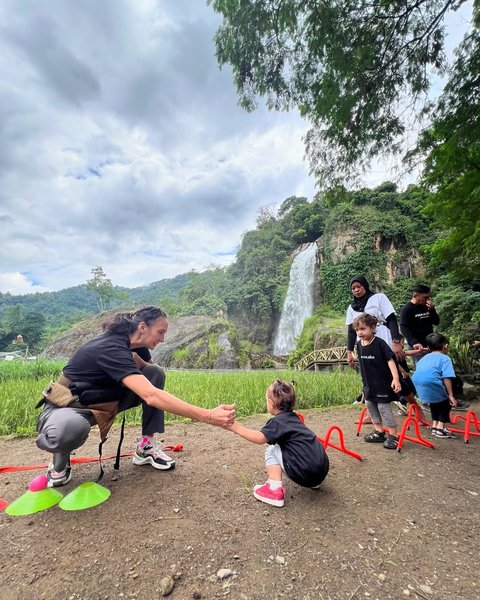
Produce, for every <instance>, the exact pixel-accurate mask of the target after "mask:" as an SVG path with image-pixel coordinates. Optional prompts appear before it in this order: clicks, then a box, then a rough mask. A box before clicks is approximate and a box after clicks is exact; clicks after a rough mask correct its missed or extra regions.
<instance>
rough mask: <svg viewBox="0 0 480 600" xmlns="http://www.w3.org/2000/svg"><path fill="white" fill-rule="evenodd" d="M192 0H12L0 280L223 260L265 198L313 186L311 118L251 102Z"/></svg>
mask: <svg viewBox="0 0 480 600" xmlns="http://www.w3.org/2000/svg"><path fill="white" fill-rule="evenodd" d="M218 22H219V19H218V16H217V15H215V14H214V13H213V10H212V9H211V8H210V7H207V6H206V5H205V4H203V3H202V2H197V1H196V0H185V1H184V2H182V3H177V2H169V3H165V2H159V1H156V0H148V1H147V0H143V1H142V2H138V1H137V0H104V1H103V2H100V3H99V2H97V1H96V0H95V1H94V0H78V1H76V2H63V3H58V2H54V1H53V0H43V1H42V2H36V1H34V0H30V1H28V0H27V1H25V2H22V3H18V2H17V1H16V0H5V1H4V2H3V3H2V4H0V23H1V26H0V75H1V77H0V94H1V97H2V103H1V105H0V226H1V228H2V243H1V245H0V291H1V292H6V291H11V292H12V293H13V292H14V291H15V292H16V293H23V292H29V291H40V290H43V289H51V290H56V289H61V288H65V287H68V286H72V285H78V284H81V283H84V282H85V281H86V280H87V279H89V278H90V276H91V273H90V271H91V269H92V268H93V267H95V266H97V265H101V266H102V267H103V268H104V270H105V272H106V273H107V275H108V276H109V277H110V278H111V279H112V281H113V283H114V284H118V285H124V286H129V287H130V286H135V285H144V284H148V283H151V282H152V281H156V280H158V279H162V278H165V277H173V276H175V275H177V274H179V273H183V272H186V271H189V270H191V269H197V270H201V269H203V268H205V267H207V266H208V265H210V264H212V263H215V264H227V263H229V262H231V261H232V260H233V258H234V255H235V252H236V249H237V247H238V245H239V243H240V239H241V235H242V233H243V232H244V231H246V230H248V229H251V228H253V227H254V226H255V217H256V213H257V211H258V209H259V207H261V206H264V205H266V204H272V203H275V204H280V203H281V202H282V201H283V200H284V199H285V198H286V197H288V196H290V195H292V194H297V195H304V196H307V197H309V198H312V196H313V194H314V182H313V181H312V179H311V178H310V177H309V176H308V165H307V164H306V162H305V161H304V145H303V142H302V135H303V133H304V131H305V130H306V124H305V123H304V122H303V121H302V120H301V119H300V118H299V117H298V115H296V114H295V113H270V112H268V111H267V110H266V109H265V108H264V107H259V109H258V110H257V111H255V112H254V113H251V114H249V113H246V112H244V111H242V110H241V109H240V108H239V107H238V106H237V96H236V92H235V89H234V87H233V84H232V79H231V74H230V72H229V69H223V70H219V68H218V65H217V63H216V59H215V54H214V53H215V49H214V45H213V41H212V38H213V34H214V32H215V30H216V28H217V26H218Z"/></svg>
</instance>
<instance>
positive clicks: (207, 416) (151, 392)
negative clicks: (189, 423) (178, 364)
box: [122, 374, 235, 427]
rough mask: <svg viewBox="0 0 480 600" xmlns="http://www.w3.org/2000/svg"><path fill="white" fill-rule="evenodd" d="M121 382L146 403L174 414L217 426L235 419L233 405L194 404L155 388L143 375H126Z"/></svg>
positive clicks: (226, 424) (229, 423) (224, 425)
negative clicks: (208, 407)
mask: <svg viewBox="0 0 480 600" xmlns="http://www.w3.org/2000/svg"><path fill="white" fill-rule="evenodd" d="M122 383H123V385H124V386H125V387H127V388H128V389H129V390H131V391H132V392H133V393H134V394H136V395H137V396H139V397H140V398H141V399H142V400H143V401H144V402H145V403H146V404H148V405H150V406H155V407H156V408H160V409H161V410H166V411H168V412H171V413H173V414H174V415H180V416H181V417H187V418H188V419H195V420H196V421H201V422H202V423H208V424H209V425H217V427H226V426H228V425H231V424H232V423H233V420H234V419H235V405H230V406H228V405H224V404H220V406H217V408H212V409H207V408H201V407H200V406H194V405H193V404H189V403H188V402H184V401H183V400H180V398H177V397H176V396H174V395H173V394H169V393H168V392H166V391H165V390H161V389H159V388H156V387H155V386H154V385H152V384H151V383H150V381H149V380H148V379H147V378H146V377H145V376H144V375H139V374H132V375H127V376H126V377H124V378H123V379H122Z"/></svg>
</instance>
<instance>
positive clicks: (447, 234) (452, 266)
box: [409, 28, 480, 284]
mask: <svg viewBox="0 0 480 600" xmlns="http://www.w3.org/2000/svg"><path fill="white" fill-rule="evenodd" d="M419 157H425V163H424V164H425V167H424V171H423V178H422V179H423V183H424V185H425V187H427V189H429V190H431V192H432V193H431V194H430V196H429V199H428V203H427V208H426V210H427V212H428V213H429V214H430V215H431V216H432V218H433V219H434V220H435V222H436V223H437V225H438V226H439V227H441V228H443V231H444V235H443V236H442V237H440V238H439V239H438V240H437V241H436V242H435V244H433V246H432V247H431V248H430V255H431V258H432V266H434V267H436V268H437V269H438V270H439V271H440V272H442V271H443V272H446V271H450V272H451V273H452V274H453V275H454V276H456V277H457V279H458V278H469V279H470V281H472V280H475V279H476V280H477V284H478V282H479V281H480V31H479V30H478V29H477V28H475V29H473V30H472V32H471V33H470V34H469V35H468V36H467V37H466V39H465V40H464V42H463V43H462V44H461V46H460V47H459V49H458V51H457V58H456V61H455V64H454V67H453V70H452V73H451V76H450V79H449V81H448V83H447V85H446V86H445V90H444V92H443V94H442V96H441V97H440V99H439V101H438V103H437V109H436V114H435V117H434V118H433V120H432V123H431V125H430V126H429V127H428V128H427V129H425V130H424V131H423V132H422V134H421V135H420V139H419V144H418V146H417V148H416V149H415V151H414V152H412V153H411V154H410V156H409V159H410V160H418V158H419Z"/></svg>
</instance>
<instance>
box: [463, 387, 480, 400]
mask: <svg viewBox="0 0 480 600" xmlns="http://www.w3.org/2000/svg"><path fill="white" fill-rule="evenodd" d="M463 397H464V398H465V400H467V401H469V400H476V399H477V398H478V391H477V388H476V387H475V386H474V385H472V384H471V383H464V384H463Z"/></svg>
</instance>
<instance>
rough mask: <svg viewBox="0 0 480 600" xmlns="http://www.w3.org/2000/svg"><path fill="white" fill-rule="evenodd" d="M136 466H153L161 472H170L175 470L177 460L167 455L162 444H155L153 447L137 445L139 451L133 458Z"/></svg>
mask: <svg viewBox="0 0 480 600" xmlns="http://www.w3.org/2000/svg"><path fill="white" fill-rule="evenodd" d="M133 464H134V465H152V467H153V468H154V469H159V470H160V471H169V470H170V469H174V468H175V460H174V459H173V458H171V457H170V456H168V454H166V453H165V452H164V451H163V450H162V448H161V446H160V444H157V443H154V444H153V445H152V446H143V448H140V447H139V446H138V445H137V450H136V452H135V454H134V456H133Z"/></svg>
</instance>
